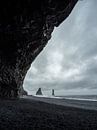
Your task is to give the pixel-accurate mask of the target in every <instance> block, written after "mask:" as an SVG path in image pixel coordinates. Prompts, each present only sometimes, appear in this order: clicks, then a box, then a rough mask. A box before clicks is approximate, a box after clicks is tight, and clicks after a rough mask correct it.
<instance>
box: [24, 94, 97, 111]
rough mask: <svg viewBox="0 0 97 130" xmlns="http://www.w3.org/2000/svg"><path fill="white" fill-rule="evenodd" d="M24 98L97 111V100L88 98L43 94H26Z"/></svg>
mask: <svg viewBox="0 0 97 130" xmlns="http://www.w3.org/2000/svg"><path fill="white" fill-rule="evenodd" d="M23 98H24V99H31V100H35V101H41V102H45V103H49V104H56V105H61V106H64V107H65V106H67V107H75V108H81V109H87V110H96V111H97V101H88V100H76V99H66V98H61V97H60V98H58V97H43V96H24V97H23Z"/></svg>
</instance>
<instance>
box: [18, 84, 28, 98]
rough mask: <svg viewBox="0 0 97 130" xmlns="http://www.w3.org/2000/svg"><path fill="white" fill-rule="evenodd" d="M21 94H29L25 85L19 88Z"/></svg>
mask: <svg viewBox="0 0 97 130" xmlns="http://www.w3.org/2000/svg"><path fill="white" fill-rule="evenodd" d="M19 95H20V96H23V95H28V93H27V91H26V90H24V88H23V86H21V87H20V89H19Z"/></svg>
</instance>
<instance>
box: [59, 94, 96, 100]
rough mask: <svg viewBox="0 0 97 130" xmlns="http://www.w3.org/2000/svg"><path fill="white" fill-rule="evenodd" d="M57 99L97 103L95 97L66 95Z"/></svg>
mask: <svg viewBox="0 0 97 130" xmlns="http://www.w3.org/2000/svg"><path fill="white" fill-rule="evenodd" d="M57 97H59V98H62V99H72V100H87V101H97V95H66V96H57Z"/></svg>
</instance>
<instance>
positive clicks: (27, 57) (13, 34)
mask: <svg viewBox="0 0 97 130" xmlns="http://www.w3.org/2000/svg"><path fill="white" fill-rule="evenodd" d="M77 1H78V0H57V1H56V0H34V1H32V0H23V1H22V0H14V1H13V0H10V1H5V0H3V1H2V0H1V1H0V97H18V95H19V89H20V86H22V85H23V80H24V78H25V75H26V73H27V71H28V69H29V68H30V65H31V63H32V62H33V60H34V59H35V58H36V57H37V55H38V54H39V53H40V52H41V51H42V50H43V48H44V47H45V45H46V44H47V42H48V40H49V39H50V38H51V33H52V32H53V29H54V27H55V26H56V27H57V26H59V24H60V23H61V22H62V21H63V20H65V19H66V18H67V17H68V15H69V14H70V12H71V11H72V9H73V7H74V6H75V4H76V3H77Z"/></svg>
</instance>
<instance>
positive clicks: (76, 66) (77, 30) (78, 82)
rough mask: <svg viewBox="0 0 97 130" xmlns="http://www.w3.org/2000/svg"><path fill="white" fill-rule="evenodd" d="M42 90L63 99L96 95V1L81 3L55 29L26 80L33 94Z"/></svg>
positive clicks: (88, 0) (87, 0) (25, 83)
mask: <svg viewBox="0 0 97 130" xmlns="http://www.w3.org/2000/svg"><path fill="white" fill-rule="evenodd" d="M39 87H41V88H42V89H43V90H44V91H50V90H51V89H53V88H54V89H55V90H56V91H57V94H62V95H63V94H66V93H68V94H73V93H74V94H82V93H83V94H95V93H97V0H83V1H79V2H78V3H77V5H76V6H75V8H74V10H73V11H72V13H71V14H70V16H69V17H68V18H67V19H66V20H65V21H64V22H63V23H62V24H61V25H60V26H59V27H58V28H55V30H54V32H53V34H52V38H51V40H50V41H49V43H48V45H47V46H46V48H45V49H44V50H43V52H42V53H41V54H40V55H39V56H38V57H37V58H36V60H35V61H34V62H33V63H32V66H31V68H30V70H29V71H28V73H27V76H26V78H25V82H24V88H25V89H26V90H28V92H29V93H30V94H31V93H32V94H33V91H36V90H37V89H38V88H39Z"/></svg>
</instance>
